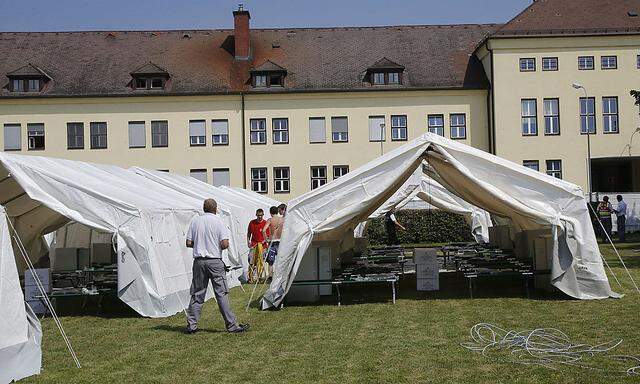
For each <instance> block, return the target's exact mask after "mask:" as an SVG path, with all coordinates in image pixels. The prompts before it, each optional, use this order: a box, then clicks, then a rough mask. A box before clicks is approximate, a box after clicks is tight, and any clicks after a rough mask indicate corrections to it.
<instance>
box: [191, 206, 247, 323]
mask: <svg viewBox="0 0 640 384" xmlns="http://www.w3.org/2000/svg"><path fill="white" fill-rule="evenodd" d="M203 210H204V214H203V215H200V216H198V217H196V218H194V219H193V220H192V221H191V224H190V225H189V231H188V232H187V241H186V245H187V247H188V248H193V278H192V281H191V301H189V309H188V310H187V312H188V315H187V333H189V334H191V333H195V332H196V331H197V330H198V320H200V313H201V311H202V304H203V303H204V299H205V295H206V293H207V287H208V286H209V281H211V285H212V286H213V293H214V294H215V297H216V301H217V302H218V308H219V309H220V313H221V314H222V317H223V318H224V322H225V326H226V328H227V332H230V333H242V332H246V331H247V330H248V329H249V324H238V322H237V320H236V315H235V314H234V313H233V311H232V310H231V304H230V303H229V289H228V288H227V276H226V271H225V265H224V262H223V261H222V251H223V250H225V249H227V248H228V247H229V237H230V231H229V228H227V226H226V225H225V224H224V222H223V221H222V220H221V219H220V218H219V217H218V215H217V211H218V204H217V203H216V201H215V200H214V199H206V200H205V201H204V205H203Z"/></svg>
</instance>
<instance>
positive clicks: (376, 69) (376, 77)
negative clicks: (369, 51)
mask: <svg viewBox="0 0 640 384" xmlns="http://www.w3.org/2000/svg"><path fill="white" fill-rule="evenodd" d="M403 72H404V67H403V66H402V65H400V64H398V63H394V62H393V61H391V60H389V59H387V58H386V57H383V58H382V59H380V60H378V61H377V62H376V63H374V64H373V65H372V66H370V67H369V68H367V72H366V74H365V81H368V82H369V83H371V84H372V85H394V84H395V85H398V84H402V73H403Z"/></svg>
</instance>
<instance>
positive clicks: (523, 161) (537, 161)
mask: <svg viewBox="0 0 640 384" xmlns="http://www.w3.org/2000/svg"><path fill="white" fill-rule="evenodd" d="M527 163H528V164H530V165H534V164H535V166H536V168H532V167H530V166H528V165H527ZM522 166H523V167H525V168H529V169H531V170H532V171H536V172H540V160H522Z"/></svg>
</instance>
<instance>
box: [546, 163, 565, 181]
mask: <svg viewBox="0 0 640 384" xmlns="http://www.w3.org/2000/svg"><path fill="white" fill-rule="evenodd" d="M555 162H557V163H558V165H559V169H549V168H550V167H549V165H550V164H553V163H555ZM545 166H546V174H547V175H548V176H551V177H555V178H556V179H560V180H562V160H561V159H551V160H545ZM556 174H558V175H559V176H560V177H557V176H556Z"/></svg>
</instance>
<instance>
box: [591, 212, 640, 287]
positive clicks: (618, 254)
mask: <svg viewBox="0 0 640 384" xmlns="http://www.w3.org/2000/svg"><path fill="white" fill-rule="evenodd" d="M587 205H588V206H589V208H591V211H592V212H593V214H594V215H596V219H597V220H598V223H599V224H600V228H602V231H603V232H604V234H605V235H607V240H609V244H611V246H612V247H613V250H614V251H615V252H616V255H617V256H618V260H620V263H622V266H623V267H624V270H625V271H626V272H627V275H629V279H631V282H632V283H633V286H634V287H635V288H636V291H638V293H640V288H638V285H637V284H636V281H635V280H634V279H633V276H631V272H629V269H628V268H627V265H626V264H625V263H624V260H622V256H620V253H618V248H616V246H615V245H614V244H613V241H612V240H611V237H609V233H607V231H606V230H605V229H604V225H602V221H600V217H598V214H597V213H596V212H595V211H594V210H593V207H592V206H591V204H587ZM602 258H603V259H604V256H603V257H602Z"/></svg>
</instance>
